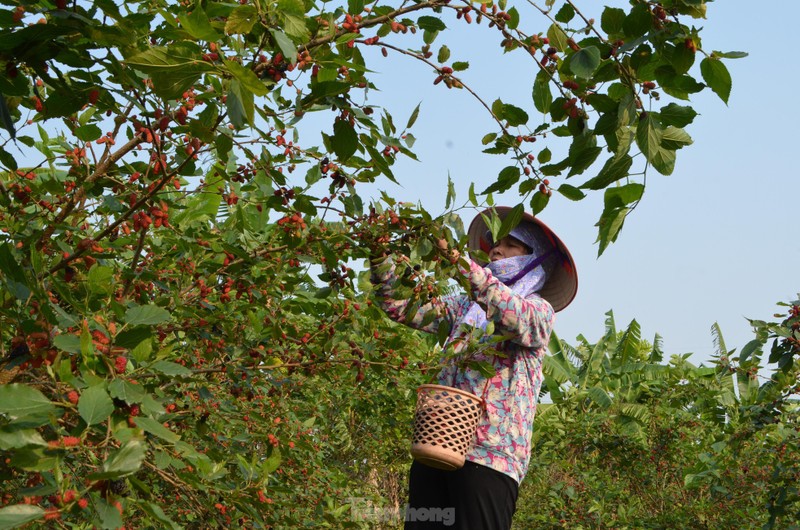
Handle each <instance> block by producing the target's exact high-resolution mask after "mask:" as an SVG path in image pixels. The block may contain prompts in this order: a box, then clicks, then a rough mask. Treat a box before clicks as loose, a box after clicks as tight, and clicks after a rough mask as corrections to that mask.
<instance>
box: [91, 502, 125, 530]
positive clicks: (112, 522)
mask: <svg viewBox="0 0 800 530" xmlns="http://www.w3.org/2000/svg"><path fill="white" fill-rule="evenodd" d="M93 506H94V508H95V510H97V516H98V517H99V518H100V528H101V529H102V530H116V529H117V528H121V527H123V526H124V522H123V521H122V514H120V513H119V510H117V507H116V506H114V505H112V504H111V503H109V502H108V501H107V500H106V499H105V498H103V497H98V498H96V499H95V502H94V504H93Z"/></svg>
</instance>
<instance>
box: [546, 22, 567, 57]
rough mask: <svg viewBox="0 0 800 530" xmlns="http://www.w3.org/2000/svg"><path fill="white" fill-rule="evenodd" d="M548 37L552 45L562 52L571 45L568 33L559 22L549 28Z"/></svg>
mask: <svg viewBox="0 0 800 530" xmlns="http://www.w3.org/2000/svg"><path fill="white" fill-rule="evenodd" d="M547 38H548V39H549V40H550V46H552V47H554V48H555V49H556V50H558V51H560V52H563V51H565V50H566V49H567V48H568V47H569V45H568V44H567V42H568V41H569V37H567V34H566V33H564V30H563V29H561V26H559V25H558V24H553V25H551V26H550V27H549V28H548V29H547Z"/></svg>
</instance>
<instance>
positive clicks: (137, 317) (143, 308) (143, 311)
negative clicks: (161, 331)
mask: <svg viewBox="0 0 800 530" xmlns="http://www.w3.org/2000/svg"><path fill="white" fill-rule="evenodd" d="M169 319H170V314H169V311H167V310H166V309H164V308H163V307H158V306H157V305H152V304H150V305H139V306H135V307H131V308H130V309H128V310H127V311H125V323H126V324H128V325H130V326H152V325H155V324H161V323H162V322H166V321H167V320H169Z"/></svg>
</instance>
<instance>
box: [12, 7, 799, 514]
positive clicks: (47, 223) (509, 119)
mask: <svg viewBox="0 0 800 530" xmlns="http://www.w3.org/2000/svg"><path fill="white" fill-rule="evenodd" d="M0 3H2V6H1V7H0V65H2V67H3V69H4V72H5V75H3V76H0V95H1V96H2V97H0V102H1V104H0V126H2V128H3V130H4V131H5V133H4V135H5V136H4V138H5V139H4V140H3V141H2V143H0V282H1V283H0V285H1V286H2V287H0V358H2V365H0V375H1V376H2V379H0V380H1V381H2V384H0V456H1V457H2V458H1V459H0V484H1V485H2V487H1V491H2V496H3V497H2V502H3V508H0V523H2V525H3V526H4V527H14V526H21V525H24V524H27V523H29V522H35V524H41V523H43V521H44V520H48V521H52V520H55V519H59V520H60V523H61V524H63V525H64V526H74V527H88V526H95V527H101V528H118V527H120V526H122V525H125V526H131V527H158V528H161V527H163V528H182V527H195V526H198V525H203V526H209V527H223V526H224V527H234V526H237V525H238V526H247V527H255V528H269V527H289V528H294V527H302V526H314V527H317V526H323V527H324V526H327V527H333V528H340V527H344V526H347V525H350V526H351V527H354V526H356V527H357V526H359V525H361V523H360V522H358V521H354V520H353V517H352V515H351V513H350V512H349V509H350V505H351V504H352V501H349V500H348V499H353V498H366V499H380V498H382V497H383V493H384V492H386V491H393V492H397V491H398V488H399V487H398V483H399V479H398V477H402V475H403V473H404V469H405V467H404V466H406V465H407V461H406V460H407V459H406V457H405V441H404V437H405V433H406V430H407V428H408V423H409V417H408V414H409V412H408V411H409V410H410V403H409V401H410V399H411V398H410V393H411V392H412V389H413V388H414V387H415V386H416V385H417V384H419V383H420V382H421V381H423V380H424V379H425V378H426V377H427V376H425V375H423V371H425V370H428V369H430V368H433V367H435V365H436V362H438V359H437V353H436V351H437V350H436V347H437V344H436V342H435V341H433V340H431V339H428V342H425V340H424V339H420V337H419V336H418V335H416V334H412V333H411V332H409V331H408V330H406V329H405V328H403V327H402V326H397V325H393V324H390V323H389V322H388V321H387V320H386V319H385V318H384V317H383V315H382V314H381V313H380V312H379V311H378V309H377V308H374V307H372V306H371V305H370V304H369V302H368V300H369V294H370V293H369V290H370V286H369V282H368V281H367V280H366V278H365V275H364V274H363V273H360V272H359V271H360V270H361V269H363V264H364V262H365V259H366V258H369V257H371V256H372V255H373V254H375V253H383V252H388V253H392V252H396V253H402V254H403V255H407V256H410V258H411V262H410V263H409V264H408V266H407V267H406V270H404V271H401V272H403V275H404V276H403V279H402V282H401V283H402V285H401V292H403V293H405V294H406V295H407V297H408V298H410V299H411V304H412V305H411V307H415V306H418V305H419V304H421V303H423V302H425V301H426V300H427V299H429V298H431V297H434V296H440V295H442V294H444V293H446V292H447V290H448V288H449V279H450V278H451V277H453V276H454V272H455V267H454V265H453V264H452V263H450V262H449V260H445V259H442V258H441V256H440V255H439V254H440V253H439V252H438V251H437V250H436V249H437V248H438V246H437V243H438V240H439V239H440V238H444V239H446V240H447V241H448V242H449V243H451V244H452V245H454V246H460V245H463V244H464V242H465V239H466V237H465V234H464V229H463V225H462V224H461V221H460V219H459V218H458V216H457V215H456V212H457V211H459V210H460V209H461V208H460V207H458V206H457V205H456V203H455V196H454V195H455V194H454V192H453V193H448V206H447V212H445V213H444V214H442V215H440V216H432V215H431V214H430V213H429V212H427V211H425V210H424V209H422V208H420V207H418V206H416V205H413V204H398V203H397V202H396V201H395V200H393V199H392V198H391V197H389V196H388V195H386V194H383V195H382V197H381V198H380V199H374V198H370V197H367V196H364V195H363V192H362V191H361V189H362V188H363V183H372V182H379V183H380V182H385V181H384V180H383V179H389V180H391V181H395V180H396V176H395V175H394V173H393V166H394V163H395V161H396V160H397V158H398V157H401V156H405V157H409V158H412V159H414V158H415V155H414V152H413V150H412V149H413V146H414V136H413V134H411V131H410V129H411V128H412V127H413V125H414V122H415V121H416V119H417V116H418V115H419V112H420V110H419V107H418V108H417V109H416V110H415V111H414V112H413V113H412V114H411V116H409V117H408V118H407V119H404V120H402V121H400V120H398V119H397V118H396V117H395V116H393V115H392V113H391V110H392V109H380V108H376V107H374V106H372V105H370V104H369V103H368V102H367V98H366V95H367V94H368V93H369V91H370V90H374V89H378V88H385V87H378V86H377V82H378V78H377V77H375V76H374V75H373V73H372V72H373V71H375V70H377V68H375V67H374V61H375V60H376V56H377V53H379V52H381V51H382V52H384V53H386V54H387V55H388V54H389V53H390V52H391V53H393V54H396V55H395V59H396V60H404V59H406V58H408V59H410V60H417V61H423V62H424V63H425V64H427V65H428V66H431V67H432V68H433V70H434V72H433V74H432V76H431V79H430V81H431V82H433V83H435V84H437V85H439V84H440V85H441V87H440V88H441V89H443V90H444V89H451V90H459V89H468V88H469V87H468V86H467V85H466V81H465V80H464V79H461V78H460V77H458V76H460V75H462V74H461V72H465V71H468V69H469V62H468V61H456V62H453V63H452V64H451V65H449V66H448V65H445V64H441V65H433V64H432V63H431V62H430V59H431V57H432V56H433V52H431V51H430V48H431V45H433V44H434V43H435V41H436V39H437V38H438V36H439V35H443V34H445V33H446V32H448V31H451V29H450V28H451V26H453V25H455V24H461V23H464V24H467V23H470V22H471V21H474V22H476V23H477V22H478V19H479V18H480V19H481V20H483V21H487V24H486V25H489V24H491V26H492V28H493V31H496V32H497V33H496V35H497V36H498V40H499V41H500V42H501V44H502V45H503V51H505V52H509V53H510V52H517V53H519V54H520V57H522V58H524V59H526V60H528V59H531V58H533V59H535V63H533V65H534V68H536V69H537V74H536V78H535V82H534V84H533V86H532V87H531V93H532V97H533V101H532V108H523V106H520V105H519V104H513V103H511V102H507V101H501V100H496V101H494V102H493V103H491V104H489V103H486V102H485V101H484V100H483V99H481V96H480V95H479V94H475V97H476V101H475V102H476V108H479V109H485V111H487V112H489V113H490V115H491V117H492V118H493V121H494V125H493V127H492V130H490V131H489V132H487V134H486V135H485V136H484V143H485V145H486V146H487V148H486V152H487V153H488V154H495V155H499V156H502V157H504V158H507V159H508V162H507V164H505V168H504V169H503V170H502V172H501V173H500V174H499V175H498V178H497V179H496V182H494V183H492V184H490V186H489V187H488V189H487V190H485V192H484V194H483V195H482V196H481V197H480V199H479V198H478V197H477V196H476V195H475V192H474V189H471V191H470V200H469V203H470V204H471V206H472V207H475V208H477V207H480V206H482V205H483V203H486V204H489V205H491V204H492V203H493V201H492V196H491V193H492V192H493V191H503V190H511V189H513V188H514V187H515V186H517V187H518V191H519V192H520V201H519V203H520V204H521V205H523V204H524V205H528V206H530V208H532V209H533V210H534V211H537V212H538V211H540V210H541V209H543V208H544V207H546V206H547V205H548V203H549V200H550V195H551V184H550V182H551V181H552V183H553V184H552V186H553V188H555V189H558V190H559V191H560V192H561V194H562V195H564V196H566V197H567V198H569V199H570V200H581V199H583V198H584V197H586V196H587V194H588V193H589V192H590V191H600V190H603V192H604V194H605V210H604V212H603V214H602V217H601V219H600V222H599V228H600V230H599V242H600V251H601V252H602V251H603V250H604V249H605V248H606V246H607V245H608V244H609V243H610V242H612V241H614V240H615V239H616V237H617V236H618V234H619V230H620V229H621V227H622V224H623V222H624V220H625V216H626V215H627V213H628V212H629V211H630V210H631V208H633V207H634V206H635V204H636V203H637V202H638V201H639V200H640V198H641V197H642V194H643V193H644V183H643V181H642V180H639V179H640V178H641V175H642V174H643V170H644V169H646V168H634V167H633V160H634V158H637V157H636V156H635V155H636V154H637V151H636V150H637V149H638V151H639V152H641V153H642V154H643V155H644V156H643V157H638V159H639V160H646V164H647V165H648V166H649V165H652V166H653V167H654V168H655V169H656V170H657V171H659V172H661V173H665V174H667V173H669V172H671V171H672V168H673V167H674V163H675V156H676V152H677V150H678V149H680V148H682V147H684V146H686V145H689V144H690V143H691V139H690V138H689V136H688V134H687V133H686V132H684V131H683V127H686V126H688V125H689V124H691V122H692V121H693V120H694V118H695V117H696V115H697V113H696V112H695V111H694V110H693V109H692V108H691V107H690V106H688V105H685V104H683V103H681V104H680V105H679V104H677V103H675V102H669V103H668V104H665V105H663V106H662V107H661V108H660V109H652V108H650V107H652V106H653V105H660V103H657V102H659V101H660V99H659V98H661V97H663V96H662V95H661V94H659V93H658V92H663V94H666V95H669V96H671V97H672V98H677V99H680V100H688V99H689V98H690V96H691V95H692V94H694V93H696V92H697V91H699V90H702V89H703V88H705V85H703V84H702V83H700V82H698V81H696V80H695V79H694V78H693V77H692V76H693V75H695V74H694V73H693V72H694V71H695V70H696V69H699V72H700V75H701V76H702V78H703V80H704V81H705V83H706V84H707V85H708V86H709V87H710V88H711V89H712V90H714V91H715V92H716V93H717V94H718V95H719V96H720V97H722V98H723V99H724V100H727V98H728V94H729V92H730V80H729V77H727V76H726V73H727V71H726V70H724V67H721V65H722V64H723V62H722V61H723V60H727V59H732V58H736V57H737V56H738V55H740V54H732V53H727V54H726V53H718V52H714V54H711V55H707V59H704V60H703V62H702V63H701V64H700V65H698V66H697V67H695V65H694V59H695V55H696V54H697V53H704V52H703V51H702V47H701V46H700V39H699V34H698V32H697V30H695V29H694V28H693V27H690V26H689V25H687V24H686V20H685V18H686V17H689V18H702V17H704V15H705V9H704V8H705V3H704V2H697V1H692V2H688V1H686V2H684V1H675V2H670V6H669V7H670V16H669V17H661V16H660V14H661V11H659V9H663V7H662V6H659V5H656V4H653V5H651V4H644V3H636V5H634V6H632V7H631V8H630V11H625V10H622V9H616V10H615V9H610V8H609V9H606V10H605V11H604V13H603V15H602V18H601V23H600V27H597V26H596V25H594V24H593V23H591V22H590V21H589V20H585V19H583V15H581V12H580V11H579V10H578V9H576V6H575V5H574V4H573V3H572V2H566V3H564V2H562V3H560V5H559V6H558V7H557V11H555V12H554V15H555V21H552V20H550V19H548V18H543V17H541V16H540V15H541V12H540V11H538V10H534V11H531V10H523V7H525V6H524V5H523V4H519V5H518V6H516V7H510V6H506V5H505V2H502V3H500V4H497V5H493V4H471V3H460V2H455V3H447V2H442V1H439V0H429V1H422V2H415V3H410V4H407V5H405V4H404V5H403V6H401V7H395V6H393V5H390V4H380V3H378V4H375V3H373V4H370V6H369V9H366V8H365V4H364V2H361V1H357V0H353V1H351V2H348V4H347V7H346V8H345V7H343V6H339V5H336V6H334V5H328V4H326V3H322V4H318V3H317V4H315V3H313V2H301V1H299V0H280V1H278V2H272V3H269V2H267V3H264V2H257V3H236V2H234V3H228V2H218V1H208V2H202V3H200V2H188V1H187V2H157V3H153V2H141V1H138V0H134V1H132V2H125V3H114V2H109V1H107V0H97V1H73V2H67V1H64V0H42V1H31V2H25V3H18V2H9V1H5V2H0ZM553 4H554V3H553V2H550V3H548V5H550V6H551V7H552V5H553ZM581 26H584V27H581ZM545 35H546V36H545ZM437 45H438V44H437ZM448 45H450V43H448ZM439 46H440V48H439V50H440V51H439V53H438V56H437V59H439V62H440V63H445V62H447V61H449V60H450V57H451V55H455V52H456V50H453V54H451V53H450V51H449V48H446V49H445V48H444V47H441V45H439ZM551 48H552V49H551ZM398 52H399V53H398ZM395 59H393V60H395ZM651 85H652V86H651ZM657 86H658V88H659V90H658V91H656V90H655V88H656V87H657ZM525 107H527V106H525ZM534 111H536V112H537V113H538V114H539V115H540V118H542V117H543V121H542V120H541V119H539V120H536V119H535V117H534V116H533V113H534ZM533 121H536V122H541V124H540V125H537V126H532V125H529V124H530V123H532V122H533ZM403 122H405V123H406V126H405V127H401V126H399V125H398V124H400V123H403ZM308 123H310V125H306V124H308ZM320 124H321V125H320ZM531 127H535V128H533V129H532V128H531ZM308 128H311V129H312V131H311V133H309V132H308ZM319 133H321V138H320V134H319ZM534 141H538V142H539V143H538V144H536V145H537V148H536V149H534V148H533V145H534ZM547 142H563V143H564V147H565V149H563V150H561V149H556V148H555V146H553V148H552V149H550V148H548V147H546V146H544V147H541V148H539V147H538V146H539V145H542V144H543V143H547ZM557 152H566V153H568V154H567V156H566V157H565V158H564V159H562V160H560V161H556V162H553V161H552V160H551V157H552V156H553V153H557ZM600 161H602V164H603V166H602V170H601V171H600V173H599V175H598V176H596V177H593V178H589V179H587V180H586V181H585V182H584V183H583V184H580V183H578V182H576V183H575V184H574V185H572V184H567V183H565V182H564V181H565V180H566V179H568V178H575V177H578V176H580V175H583V174H584V173H586V172H587V171H588V170H589V169H590V168H591V167H593V165H594V164H595V163H597V162H600ZM545 177H548V178H545ZM578 180H580V179H578ZM521 210H522V208H521V207H520V208H518V210H516V213H517V214H519V212H520V211H521ZM517 217H518V215H517ZM494 224H498V223H493V224H492V226H494ZM496 228H497V231H501V232H506V231H508V230H510V229H511V226H510V224H509V223H506V224H505V225H502V226H501V225H498V226H497V227H496ZM415 266H418V267H419V268H420V269H424V271H426V272H420V270H417V269H415ZM639 341H640V339H639V338H638V337H637V336H636V333H634V332H633V331H631V333H629V334H628V335H627V336H626V337H624V338H623V339H621V340H620V344H621V346H620V350H619V351H620V353H619V366H618V367H617V368H619V369H622V368H623V367H627V366H629V365H630V363H632V362H634V361H633V359H638V358H639V356H640V353H641V352H640V351H639V349H638V348H639V346H637V344H639ZM601 351H602V348H601V349H600V350H598V352H596V353H593V354H592V355H590V356H589V357H587V363H588V364H587V369H586V370H587V371H586V372H585V373H581V374H579V375H578V376H577V377H578V378H579V380H580V378H581V377H584V378H586V380H587V381H591V382H592V384H591V386H590V387H589V388H587V389H586V392H587V393H586V397H587V399H588V400H589V401H587V403H589V402H591V403H592V404H593V405H592V406H593V407H594V406H596V407H599V408H601V409H603V410H616V408H615V407H617V406H619V407H620V408H619V414H620V417H625V418H630V419H629V420H626V421H627V425H628V427H627V428H628V429H632V430H631V432H635V431H637V430H638V431H641V430H642V426H643V425H645V423H646V422H647V418H648V416H647V415H646V414H645V413H644V409H642V408H640V407H637V406H638V405H640V403H639V402H638V401H637V399H638V397H637V396H638V394H637V393H638V392H643V391H644V390H641V389H633V388H628V387H625V388H626V389H627V390H626V391H629V393H630V395H629V396H627V397H626V401H625V402H624V403H622V404H619V405H618V404H617V396H619V395H620V394H619V389H618V388H616V387H613V386H608V385H607V384H606V382H605V380H604V379H603V378H600V377H599V375H600V374H606V373H607V372H606V371H605V370H606V367H605V366H604V365H603V363H602V362H601V361H602V353H601ZM615 362H616V361H615ZM639 362H644V361H643V360H641V359H639ZM598 363H599V364H598ZM562 368H563V369H564V370H565V373H566V374H567V375H566V377H568V378H573V377H575V374H572V373H571V372H570V371H569V370H568V368H569V367H568V366H567V365H563V366H562ZM615 369H616V368H615ZM626 370H627V368H626ZM626 374H627V372H626ZM556 375H557V374H555V373H554V374H551V375H550V376H549V377H551V378H552V377H556ZM626 376H627V377H629V378H630V379H631V381H633V380H635V379H636V378H635V377H633V376H632V375H631V374H627V375H626ZM639 383H642V381H639ZM642 384H643V383H642ZM645 386H646V385H645ZM553 392H555V390H553ZM651 414H652V413H651ZM626 432H627V431H626ZM637 436H639V437H641V436H642V434H641V433H639V434H637ZM387 469H388V470H389V473H388V474H386V473H384V470H387ZM377 470H381V472H380V473H378V471H377ZM786 494H787V495H788V494H789V493H788V490H787V493H786ZM391 502H395V505H397V504H398V503H399V502H400V501H399V493H396V494H395V495H394V497H393V498H392V499H391ZM53 524H55V523H53ZM365 524H366V523H365ZM361 526H364V525H361Z"/></svg>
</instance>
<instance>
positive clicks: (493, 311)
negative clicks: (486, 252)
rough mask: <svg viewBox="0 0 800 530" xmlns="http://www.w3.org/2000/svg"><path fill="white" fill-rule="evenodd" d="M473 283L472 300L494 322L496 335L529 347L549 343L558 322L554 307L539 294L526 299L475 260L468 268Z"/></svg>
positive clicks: (471, 283)
mask: <svg viewBox="0 0 800 530" xmlns="http://www.w3.org/2000/svg"><path fill="white" fill-rule="evenodd" d="M465 273H466V274H467V277H468V278H469V281H470V285H471V286H472V293H471V294H472V297H473V299H474V300H475V301H476V302H477V303H478V304H479V305H480V306H481V307H482V308H483V310H484V311H486V319H487V320H489V321H492V322H494V324H495V334H499V335H508V336H509V340H511V341H512V342H515V343H517V344H519V345H521V346H524V347H526V348H541V347H545V346H547V343H548V342H549V340H550V332H551V331H552V329H553V323H554V322H555V312H554V311H553V307H552V306H551V305H550V303H549V302H547V301H546V300H545V299H543V298H542V297H540V296H539V295H537V294H532V295H529V297H528V298H525V297H523V296H521V295H519V294H517V293H515V292H514V291H513V290H511V288H510V287H508V286H506V285H505V284H503V283H502V282H501V281H500V280H498V279H497V278H495V277H494V276H492V273H491V272H489V270H488V269H484V268H483V267H481V266H480V265H478V264H477V263H475V262H474V261H472V262H470V268H469V270H467V271H465Z"/></svg>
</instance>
